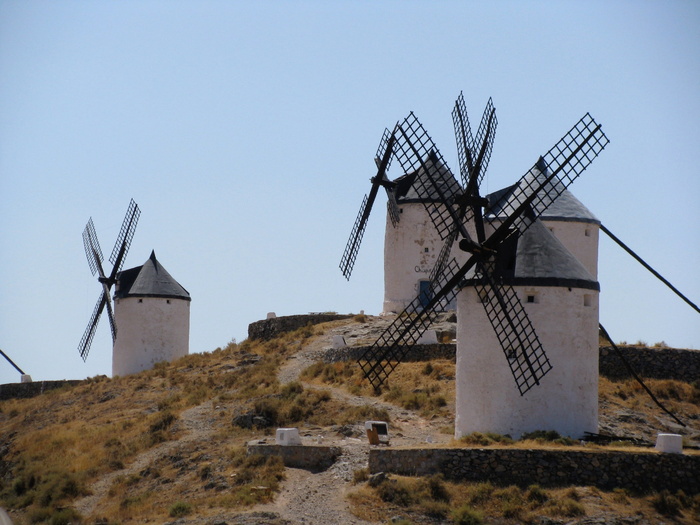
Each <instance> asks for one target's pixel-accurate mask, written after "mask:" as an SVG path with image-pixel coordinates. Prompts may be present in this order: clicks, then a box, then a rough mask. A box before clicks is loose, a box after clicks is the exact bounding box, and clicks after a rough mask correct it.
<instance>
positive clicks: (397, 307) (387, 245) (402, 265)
mask: <svg viewBox="0 0 700 525" xmlns="http://www.w3.org/2000/svg"><path fill="white" fill-rule="evenodd" d="M400 209H401V210H402V212H401V220H400V221H399V224H398V225H397V227H396V228H394V226H393V225H392V224H391V219H390V218H389V216H388V215H387V218H386V229H385V235H384V306H383V309H382V311H383V312H384V313H389V312H397V313H398V312H402V311H403V310H404V309H405V308H406V306H408V304H409V303H410V302H411V301H412V300H413V299H415V298H416V297H417V296H418V291H419V282H420V281H427V280H428V279H429V277H430V272H431V271H432V270H433V267H434V266H435V262H436V261H437V257H438V255H440V251H441V250H442V247H443V244H444V241H443V240H442V239H440V236H439V235H438V233H437V230H436V229H435V225H434V224H433V222H432V220H431V219H430V216H429V215H428V212H427V211H426V209H425V206H424V205H423V204H421V203H406V204H401V205H400ZM468 256H469V254H467V253H465V252H463V251H461V250H460V249H459V248H458V247H457V245H456V244H455V246H454V247H453V249H452V252H451V254H450V257H454V258H456V259H457V260H458V261H459V262H465V261H466V260H467V257H468Z"/></svg>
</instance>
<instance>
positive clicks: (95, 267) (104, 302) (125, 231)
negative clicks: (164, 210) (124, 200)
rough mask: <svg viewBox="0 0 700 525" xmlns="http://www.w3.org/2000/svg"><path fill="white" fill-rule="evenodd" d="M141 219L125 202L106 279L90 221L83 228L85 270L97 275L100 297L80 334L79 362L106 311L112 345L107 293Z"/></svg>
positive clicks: (133, 205) (135, 207)
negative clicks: (100, 288) (86, 266)
mask: <svg viewBox="0 0 700 525" xmlns="http://www.w3.org/2000/svg"><path fill="white" fill-rule="evenodd" d="M140 215H141V210H140V209H139V207H138V205H137V204H136V203H135V202H134V200H133V199H131V201H130V202H129V207H128V209H127V211H126V216H125V217H124V221H123V223H122V227H121V229H120V231H119V235H118V236H117V241H116V242H115V243H114V248H113V249H112V254H111V255H110V257H109V262H110V263H112V270H111V271H110V273H109V275H107V274H106V273H105V271H104V268H103V260H104V257H103V255H102V249H101V248H100V243H99V241H98V240H97V234H96V232H95V225H94V224H93V222H92V217H90V220H89V221H88V223H87V225H86V226H85V230H83V245H84V246H85V255H86V256H87V261H88V266H90V271H91V272H92V275H93V276H94V275H97V281H98V282H99V283H100V286H101V287H102V291H101V292H100V296H99V298H98V299H97V304H96V305H95V309H94V311H93V312H92V317H91V318H90V322H89V323H88V325H87V328H85V333H84V334H83V337H82V339H81V340H80V344H79V345H78V351H79V352H80V357H82V358H83V361H85V360H86V359H87V356H88V352H89V351H90V345H91V344H92V340H93V338H94V337H95V331H96V330H97V323H98V322H99V320H100V316H101V315H102V312H103V311H104V309H105V307H106V308H107V318H108V319H109V325H110V328H111V330H112V342H113V343H114V342H115V341H116V338H117V325H116V323H115V322H114V312H113V310H112V299H111V297H110V290H111V289H112V286H114V284H115V283H116V282H117V274H118V273H119V272H120V271H121V269H122V266H123V265H124V260H125V259H126V254H127V252H128V251H129V247H130V246H131V240H132V239H133V237H134V232H135V231H136V224H137V223H138V220H139V216H140Z"/></svg>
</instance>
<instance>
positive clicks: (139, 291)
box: [114, 251, 191, 301]
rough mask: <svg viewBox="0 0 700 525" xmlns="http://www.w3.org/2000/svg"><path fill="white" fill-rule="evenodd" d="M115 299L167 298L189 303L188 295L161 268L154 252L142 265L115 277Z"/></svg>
mask: <svg viewBox="0 0 700 525" xmlns="http://www.w3.org/2000/svg"><path fill="white" fill-rule="evenodd" d="M117 281H118V284H117V290H116V292H115V294H114V296H115V297H116V298H119V299H121V298H124V297H167V298H174V299H185V300H187V301H190V300H191V298H190V294H189V292H188V291H187V290H185V289H184V288H183V287H182V286H181V285H180V283H178V282H177V281H176V280H175V279H173V277H172V276H171V275H170V274H169V273H168V271H167V270H166V269H165V268H163V266H162V265H161V264H160V262H158V260H157V259H156V253H155V251H152V252H151V256H150V257H149V258H148V260H147V261H146V262H145V263H144V264H143V265H142V266H137V267H136V268H131V269H129V270H124V271H123V272H120V273H119V275H118V277H117Z"/></svg>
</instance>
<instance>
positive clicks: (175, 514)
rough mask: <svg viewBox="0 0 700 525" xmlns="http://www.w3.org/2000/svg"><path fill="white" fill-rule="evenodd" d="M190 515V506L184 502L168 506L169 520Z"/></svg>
mask: <svg viewBox="0 0 700 525" xmlns="http://www.w3.org/2000/svg"><path fill="white" fill-rule="evenodd" d="M191 513H192V505H190V504H189V503H185V502H184V501H177V502H175V503H173V504H172V505H170V509H169V514H170V517H171V518H181V517H183V516H187V515H188V514H191Z"/></svg>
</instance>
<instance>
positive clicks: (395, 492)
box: [377, 479, 414, 507]
mask: <svg viewBox="0 0 700 525" xmlns="http://www.w3.org/2000/svg"><path fill="white" fill-rule="evenodd" d="M377 494H378V495H379V497H380V498H381V500H382V501H385V502H387V503H393V504H395V505H400V506H401V507H408V506H410V505H412V504H413V503H414V500H413V496H412V491H411V488H410V487H409V486H408V484H407V483H405V482H404V481H402V480H397V479H386V480H384V481H382V482H381V483H380V484H379V485H378V486H377Z"/></svg>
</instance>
